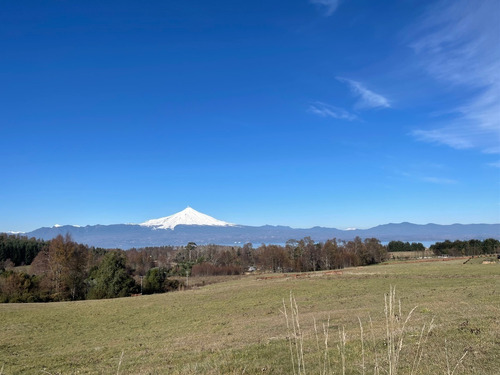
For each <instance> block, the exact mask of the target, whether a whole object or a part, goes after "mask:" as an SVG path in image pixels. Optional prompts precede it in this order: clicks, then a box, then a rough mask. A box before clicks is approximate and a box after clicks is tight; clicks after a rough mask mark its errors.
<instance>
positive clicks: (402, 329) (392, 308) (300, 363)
mask: <svg viewBox="0 0 500 375" xmlns="http://www.w3.org/2000/svg"><path fill="white" fill-rule="evenodd" d="M384 301H385V308H384V313H385V323H386V324H385V336H386V337H385V341H386V345H387V353H386V355H387V368H385V366H381V365H380V358H379V354H380V353H378V351H377V349H376V347H377V340H376V338H375V333H374V329H373V321H372V318H371V316H369V322H370V331H371V334H370V333H369V334H368V336H367V337H371V345H370V346H372V347H373V359H374V364H373V375H380V374H381V373H385V374H388V375H397V374H398V371H399V370H400V366H399V362H400V356H401V351H402V349H403V346H404V345H403V344H404V339H405V336H407V330H408V329H407V323H408V322H409V321H410V318H411V316H412V314H413V312H414V311H415V309H416V308H417V306H415V307H414V308H413V309H411V310H410V312H409V313H408V314H407V315H406V317H404V316H403V313H402V309H401V301H400V300H396V288H395V287H392V286H391V287H390V290H389V293H388V294H385V296H384ZM289 303H290V311H291V312H290V315H289V313H288V309H287V306H286V305H287V304H286V303H285V300H284V299H283V311H281V312H282V313H283V315H284V316H285V320H286V325H287V330H288V337H289V340H288V342H289V349H290V358H291V361H292V368H293V375H306V366H305V361H304V333H303V332H302V330H301V328H300V323H299V309H298V306H297V301H296V300H295V297H294V296H293V293H292V292H290V302H289ZM313 320H314V333H315V337H316V350H317V351H318V359H319V362H318V368H319V373H320V375H329V374H334V373H335V372H334V371H332V368H331V360H330V355H329V327H330V316H329V317H328V321H327V322H326V323H323V342H322V340H321V333H320V330H319V329H318V324H317V322H316V319H315V318H313ZM358 322H359V328H360V339H361V366H360V367H361V370H360V372H361V374H362V375H366V373H367V369H368V368H369V367H371V366H370V364H368V366H367V363H366V347H365V331H364V328H363V323H362V321H361V318H359V317H358ZM433 323H434V319H432V320H431V321H430V323H429V324H428V325H427V324H424V325H423V326H422V328H421V329H420V333H419V337H418V342H417V343H416V344H415V348H414V353H415V354H414V358H413V361H412V362H411V368H410V371H409V375H416V374H418V369H419V366H420V363H421V360H422V357H423V354H424V348H425V346H426V343H427V340H428V338H429V336H430V333H431V331H432V329H433V328H434V325H433ZM338 334H339V341H338V344H337V349H338V353H339V357H340V364H341V373H342V375H345V373H346V368H348V367H349V364H347V363H346V346H347V334H346V331H345V327H344V326H342V327H339V329H338ZM445 353H446V365H447V375H455V371H456V370H457V368H458V367H459V365H460V364H461V363H462V361H463V359H464V358H465V356H466V355H467V352H465V353H464V354H463V355H462V357H461V358H460V359H459V360H458V362H457V363H456V365H455V367H454V368H453V370H451V368H450V363H449V357H448V349H447V345H446V340H445ZM382 357H383V355H382Z"/></svg>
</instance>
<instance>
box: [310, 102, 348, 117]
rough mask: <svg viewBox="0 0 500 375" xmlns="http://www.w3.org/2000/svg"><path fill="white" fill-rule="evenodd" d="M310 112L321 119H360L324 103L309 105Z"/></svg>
mask: <svg viewBox="0 0 500 375" xmlns="http://www.w3.org/2000/svg"><path fill="white" fill-rule="evenodd" d="M309 112H311V113H314V114H315V115H318V116H321V117H332V118H335V119H339V120H347V121H354V120H357V118H358V117H357V116H356V115H354V114H352V113H350V112H348V111H346V110H345V109H342V108H338V107H334V106H332V105H329V104H326V103H322V102H315V103H312V104H311V105H309Z"/></svg>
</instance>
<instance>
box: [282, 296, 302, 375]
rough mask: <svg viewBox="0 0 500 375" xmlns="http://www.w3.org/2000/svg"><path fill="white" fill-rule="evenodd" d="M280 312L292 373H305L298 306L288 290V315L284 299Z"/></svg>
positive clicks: (297, 374) (298, 374) (300, 374)
mask: <svg viewBox="0 0 500 375" xmlns="http://www.w3.org/2000/svg"><path fill="white" fill-rule="evenodd" d="M282 313H283V314H284V315H285V319H286V325H287V330H288V337H289V346H290V356H291V360H292V368H293V374H294V375H305V374H306V367H305V361H304V335H303V334H302V330H301V328H300V321H299V307H298V305H297V301H296V300H295V297H294V296H293V293H292V292H290V317H289V316H288V310H287V308H286V304H285V300H283V311H282Z"/></svg>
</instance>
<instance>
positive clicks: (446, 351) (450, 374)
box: [444, 339, 468, 375]
mask: <svg viewBox="0 0 500 375" xmlns="http://www.w3.org/2000/svg"><path fill="white" fill-rule="evenodd" d="M444 352H445V354H446V373H447V375H453V374H454V373H455V371H456V370H457V368H458V366H459V365H460V364H461V363H462V361H463V360H464V358H465V356H466V355H467V353H468V351H466V352H465V353H464V354H463V355H462V357H460V359H459V360H458V361H457V363H456V365H455V367H454V368H453V371H451V372H450V360H449V356H448V343H447V341H446V339H444Z"/></svg>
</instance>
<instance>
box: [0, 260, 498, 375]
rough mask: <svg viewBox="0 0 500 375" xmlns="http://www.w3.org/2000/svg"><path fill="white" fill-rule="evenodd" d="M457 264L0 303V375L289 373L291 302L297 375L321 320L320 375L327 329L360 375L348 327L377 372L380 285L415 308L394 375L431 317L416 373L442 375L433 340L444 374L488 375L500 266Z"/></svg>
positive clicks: (349, 370)
mask: <svg viewBox="0 0 500 375" xmlns="http://www.w3.org/2000/svg"><path fill="white" fill-rule="evenodd" d="M463 262H464V261H463V260H453V261H437V262H429V263H427V262H426V263H395V264H386V265H377V266H371V267H364V268H357V269H346V270H344V272H343V274H342V275H329V274H324V273H312V274H307V277H299V278H294V277H276V278H269V279H261V277H259V276H248V277H242V278H239V279H235V280H230V281H226V282H223V283H218V284H212V285H208V286H205V287H202V288H199V289H195V290H188V291H184V292H173V293H167V294H163V295H152V296H141V297H132V298H122V299H114V300H100V301H82V302H63V303H50V304H3V305H0V368H2V366H3V374H25V373H30V374H31V373H33V374H35V373H39V374H41V373H50V374H59V373H60V374H96V373H97V374H110V373H111V374H115V373H118V372H119V373H120V374H262V373H268V374H292V373H293V372H292V362H291V357H290V349H289V341H288V340H289V339H290V337H289V335H288V332H287V328H286V322H285V319H284V316H283V314H282V313H281V312H280V310H282V309H283V299H285V300H286V301H288V299H289V295H290V291H292V292H293V295H294V297H295V299H296V301H297V305H298V309H299V318H300V324H301V329H302V331H303V333H304V336H303V339H304V359H305V364H306V371H307V374H318V373H320V368H321V366H322V362H321V361H322V358H323V357H322V356H323V354H324V350H323V349H322V346H319V345H318V343H317V341H316V337H315V331H314V320H316V323H317V326H318V327H322V326H323V324H325V323H327V322H328V318H330V320H329V330H330V338H329V339H330V344H329V349H328V351H327V354H328V359H329V361H330V362H331V369H332V370H334V371H335V373H337V374H339V373H342V372H341V361H340V356H339V351H338V349H337V345H338V329H339V328H340V329H341V328H342V327H345V332H346V346H345V358H346V372H345V373H346V374H361V373H362V369H361V340H360V326H359V321H358V317H359V318H360V319H361V321H362V324H363V328H364V335H365V342H364V345H365V348H364V349H365V352H366V353H365V354H366V362H367V365H366V367H367V368H366V373H367V374H373V365H374V362H375V354H374V353H377V359H378V360H379V361H380V364H381V367H384V368H387V366H386V359H385V357H387V355H386V352H387V350H386V346H385V315H384V294H385V293H388V292H389V289H390V286H391V285H392V286H395V287H396V290H397V297H399V298H400V299H401V303H402V308H403V313H404V314H407V313H408V312H409V311H410V310H411V309H412V308H413V307H415V306H417V308H416V309H415V311H414V313H413V315H412V318H411V320H410V322H409V323H408V326H407V329H406V330H405V346H404V347H403V349H402V352H401V361H400V373H409V368H410V367H411V363H412V361H413V356H414V353H415V350H416V349H415V348H416V345H417V342H418V337H419V333H420V329H421V327H422V325H423V324H428V323H429V322H430V321H431V319H433V318H434V326H435V327H434V329H433V330H432V331H431V334H430V335H429V337H428V341H427V343H426V344H425V347H424V354H423V358H422V362H421V365H420V367H419V372H418V373H419V374H433V375H434V374H447V364H446V354H445V339H446V340H447V345H446V348H447V352H448V357H449V362H450V365H451V367H452V368H451V370H452V369H453V366H454V365H455V363H457V361H458V360H459V359H460V357H461V356H462V355H463V354H464V353H465V352H467V355H466V356H465V357H464V359H463V361H462V362H461V364H460V365H459V366H458V367H457V370H456V372H455V374H459V373H461V374H478V375H479V374H480V375H489V374H491V375H493V374H497V373H498V368H500V354H499V353H500V268H499V267H500V265H498V264H478V263H473V262H472V263H471V262H469V263H467V264H463ZM193 281H194V280H193ZM370 318H371V319H372V321H373V329H370V324H369V319H370ZM321 330H322V328H321ZM372 334H373V338H372ZM318 346H319V349H318ZM122 353H123V357H122V360H121V363H120V358H121V356H122ZM384 355H385V357H384ZM381 373H384V372H383V371H382V372H381Z"/></svg>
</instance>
